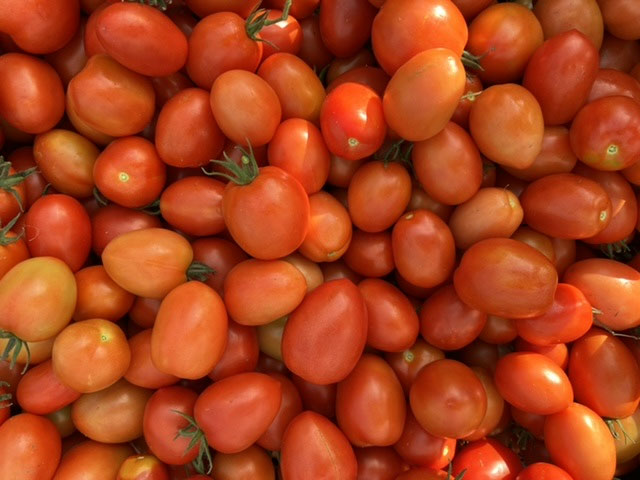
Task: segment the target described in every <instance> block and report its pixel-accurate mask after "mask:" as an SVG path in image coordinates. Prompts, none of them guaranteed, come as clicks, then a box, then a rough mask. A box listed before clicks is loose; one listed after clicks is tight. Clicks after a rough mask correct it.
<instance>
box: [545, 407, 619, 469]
mask: <svg viewBox="0 0 640 480" xmlns="http://www.w3.org/2000/svg"><path fill="white" fill-rule="evenodd" d="M544 444H545V446H546V447H547V449H548V450H549V453H550V454H551V458H552V459H553V463H555V464H556V465H558V466H559V467H560V468H562V469H564V470H565V471H566V472H567V473H568V474H569V475H571V477H572V478H580V479H584V480H608V479H610V478H612V477H613V475H614V471H615V466H616V448H615V444H614V441H613V437H612V436H611V432H609V429H608V428H607V425H606V424H605V423H604V421H603V420H602V419H601V418H600V417H599V416H598V415H597V414H596V413H595V412H594V411H593V410H591V409H589V408H587V407H585V406H583V405H580V404H579V403H573V404H571V405H570V406H569V408H567V409H565V410H563V411H561V412H559V413H555V414H553V415H549V416H548V417H547V418H546V420H545V424H544ZM567 445H571V448H570V449H568V448H567Z"/></svg>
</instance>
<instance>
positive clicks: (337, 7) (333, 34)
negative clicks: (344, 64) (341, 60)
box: [319, 0, 377, 57]
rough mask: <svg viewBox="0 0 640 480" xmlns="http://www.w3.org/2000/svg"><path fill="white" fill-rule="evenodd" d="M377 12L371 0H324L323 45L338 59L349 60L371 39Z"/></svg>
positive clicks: (322, 11) (322, 17)
mask: <svg viewBox="0 0 640 480" xmlns="http://www.w3.org/2000/svg"><path fill="white" fill-rule="evenodd" d="M376 13H377V11H376V9H375V7H374V6H373V5H371V3H369V2H368V1H367V0H323V2H322V8H321V9H320V15H319V21H320V35H321V36H322V42H323V43H324V44H325V45H326V46H327V48H328V49H329V51H330V52H331V53H333V54H334V55H335V56H336V57H349V56H351V55H353V54H355V53H356V52H357V51H358V50H360V49H361V48H362V47H364V45H365V44H366V43H367V41H368V40H369V36H370V34H371V24H372V23H373V18H374V17H375V15H376Z"/></svg>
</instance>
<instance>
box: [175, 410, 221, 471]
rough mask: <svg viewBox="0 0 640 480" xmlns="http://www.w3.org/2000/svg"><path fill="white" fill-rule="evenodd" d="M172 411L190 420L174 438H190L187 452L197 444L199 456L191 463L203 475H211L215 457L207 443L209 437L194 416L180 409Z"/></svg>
mask: <svg viewBox="0 0 640 480" xmlns="http://www.w3.org/2000/svg"><path fill="white" fill-rule="evenodd" d="M171 411H172V412H173V413H175V414H177V415H180V416H181V417H182V418H184V419H185V420H186V421H187V422H188V425H187V426H186V427H184V428H183V429H182V430H179V431H178V433H177V434H176V436H175V437H174V440H177V439H178V438H189V439H190V441H189V445H188V446H187V449H186V450H185V454H186V453H187V452H190V451H191V450H192V449H193V448H194V447H195V446H196V445H197V446H198V456H197V457H196V458H195V459H194V460H193V462H191V464H192V465H193V468H195V470H196V471H197V472H198V473H200V474H202V475H209V474H210V473H211V471H212V470H213V458H212V457H211V451H210V450H209V444H208V443H207V438H206V437H205V435H204V432H203V431H202V430H201V429H200V427H199V426H198V424H197V423H196V421H195V419H194V418H193V417H191V416H189V415H187V414H186V413H183V412H180V411H178V410H171Z"/></svg>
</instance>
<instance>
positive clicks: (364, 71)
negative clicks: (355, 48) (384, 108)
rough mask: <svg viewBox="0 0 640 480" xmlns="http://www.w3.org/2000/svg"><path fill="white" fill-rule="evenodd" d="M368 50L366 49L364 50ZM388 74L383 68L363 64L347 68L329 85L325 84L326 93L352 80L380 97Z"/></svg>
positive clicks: (387, 79)
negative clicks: (350, 68)
mask: <svg viewBox="0 0 640 480" xmlns="http://www.w3.org/2000/svg"><path fill="white" fill-rule="evenodd" d="M365 51H367V52H368V50H365ZM389 79H390V78H389V75H387V74H386V73H385V72H384V70H382V69H381V68H377V67H371V66H369V65H365V66H362V67H357V68H354V69H352V70H348V71H346V72H344V73H343V74H341V75H340V76H338V77H336V78H335V79H334V80H333V81H332V82H331V83H329V85H327V93H328V92H330V91H331V90H333V89H335V88H336V87H338V86H339V85H342V84H343V83H347V82H352V83H360V84H362V85H364V86H366V87H369V88H370V89H371V90H373V91H374V92H376V93H377V94H378V95H379V96H380V97H382V96H383V95H384V91H385V89H386V88H387V84H388V83H389Z"/></svg>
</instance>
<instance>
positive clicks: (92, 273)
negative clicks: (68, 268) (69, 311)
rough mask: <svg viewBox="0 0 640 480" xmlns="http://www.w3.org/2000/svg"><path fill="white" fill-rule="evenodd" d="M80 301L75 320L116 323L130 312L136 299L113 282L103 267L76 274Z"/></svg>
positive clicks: (77, 305)
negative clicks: (101, 319) (98, 319)
mask: <svg viewBox="0 0 640 480" xmlns="http://www.w3.org/2000/svg"><path fill="white" fill-rule="evenodd" d="M75 277H76V285H77V287H78V300H77V302H76V310H75V312H74V314H73V319H74V320H76V321H78V320H88V319H90V318H104V319H106V320H111V321H113V322H116V321H118V320H120V319H121V318H122V317H124V316H125V314H126V313H127V312H128V311H129V309H130V308H131V306H132V305H133V301H134V299H135V297H134V296H133V295H132V294H131V293H129V292H127V291H126V290H124V289H123V288H122V287H120V286H119V285H118V284H117V283H115V282H114V281H113V280H111V277H109V275H107V272H106V270H105V269H104V267H103V266H102V265H94V266H92V267H86V268H83V269H82V270H79V271H78V272H76V275H75Z"/></svg>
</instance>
